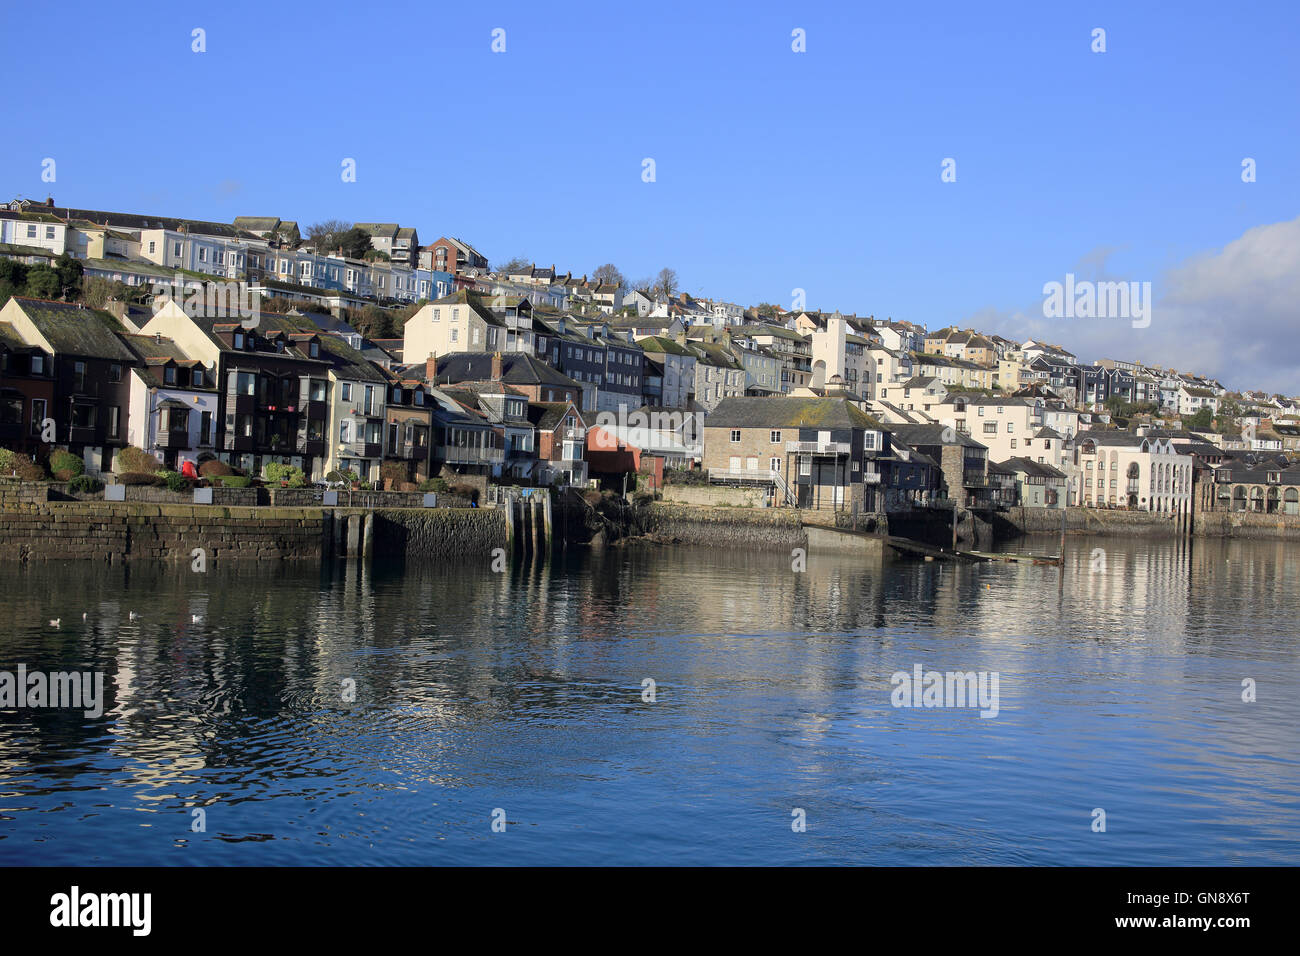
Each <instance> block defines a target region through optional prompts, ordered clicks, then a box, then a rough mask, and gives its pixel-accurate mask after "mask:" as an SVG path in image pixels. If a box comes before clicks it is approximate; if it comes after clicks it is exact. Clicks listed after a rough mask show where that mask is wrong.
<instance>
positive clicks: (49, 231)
mask: <svg viewBox="0 0 1300 956" xmlns="http://www.w3.org/2000/svg"><path fill="white" fill-rule="evenodd" d="M45 238H46V239H53V238H54V227H53V226H46V227H45Z"/></svg>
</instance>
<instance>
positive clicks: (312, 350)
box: [307, 342, 320, 358]
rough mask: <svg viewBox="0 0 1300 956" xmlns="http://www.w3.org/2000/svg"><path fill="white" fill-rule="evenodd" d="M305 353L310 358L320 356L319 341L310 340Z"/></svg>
mask: <svg viewBox="0 0 1300 956" xmlns="http://www.w3.org/2000/svg"><path fill="white" fill-rule="evenodd" d="M307 354H308V355H310V356H311V357H312V358H319V357H320V343H319V342H312V343H311V344H310V345H308V346H307Z"/></svg>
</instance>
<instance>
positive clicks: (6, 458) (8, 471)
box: [0, 448, 14, 475]
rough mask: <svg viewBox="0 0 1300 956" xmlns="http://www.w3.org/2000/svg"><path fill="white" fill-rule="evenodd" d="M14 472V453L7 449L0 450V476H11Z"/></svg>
mask: <svg viewBox="0 0 1300 956" xmlns="http://www.w3.org/2000/svg"><path fill="white" fill-rule="evenodd" d="M13 471H14V453H13V452H12V451H11V450H10V449H8V448H0V475H12V474H13Z"/></svg>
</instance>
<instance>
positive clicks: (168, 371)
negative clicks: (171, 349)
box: [163, 365, 176, 385]
mask: <svg viewBox="0 0 1300 956" xmlns="http://www.w3.org/2000/svg"><path fill="white" fill-rule="evenodd" d="M163 382H164V384H167V385H175V384H176V366H174V365H168V366H167V367H166V368H165V369H163Z"/></svg>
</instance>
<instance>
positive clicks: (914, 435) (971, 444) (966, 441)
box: [889, 423, 988, 451]
mask: <svg viewBox="0 0 1300 956" xmlns="http://www.w3.org/2000/svg"><path fill="white" fill-rule="evenodd" d="M889 430H890V431H891V432H892V433H893V434H894V435H896V436H898V439H899V441H901V442H903V444H905V445H910V446H911V447H913V448H915V447H916V446H917V445H926V446H929V445H961V446H963V447H965V448H983V449H985V450H986V451H987V450H988V445H985V444H984V443H983V442H978V441H976V440H975V439H974V438H971V437H970V435H967V434H965V433H964V432H959V431H957V430H956V429H954V428H950V427H948V426H945V425H939V424H937V423H931V424H925V425H890V426H889ZM945 432H946V433H947V434H946V435H945Z"/></svg>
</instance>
